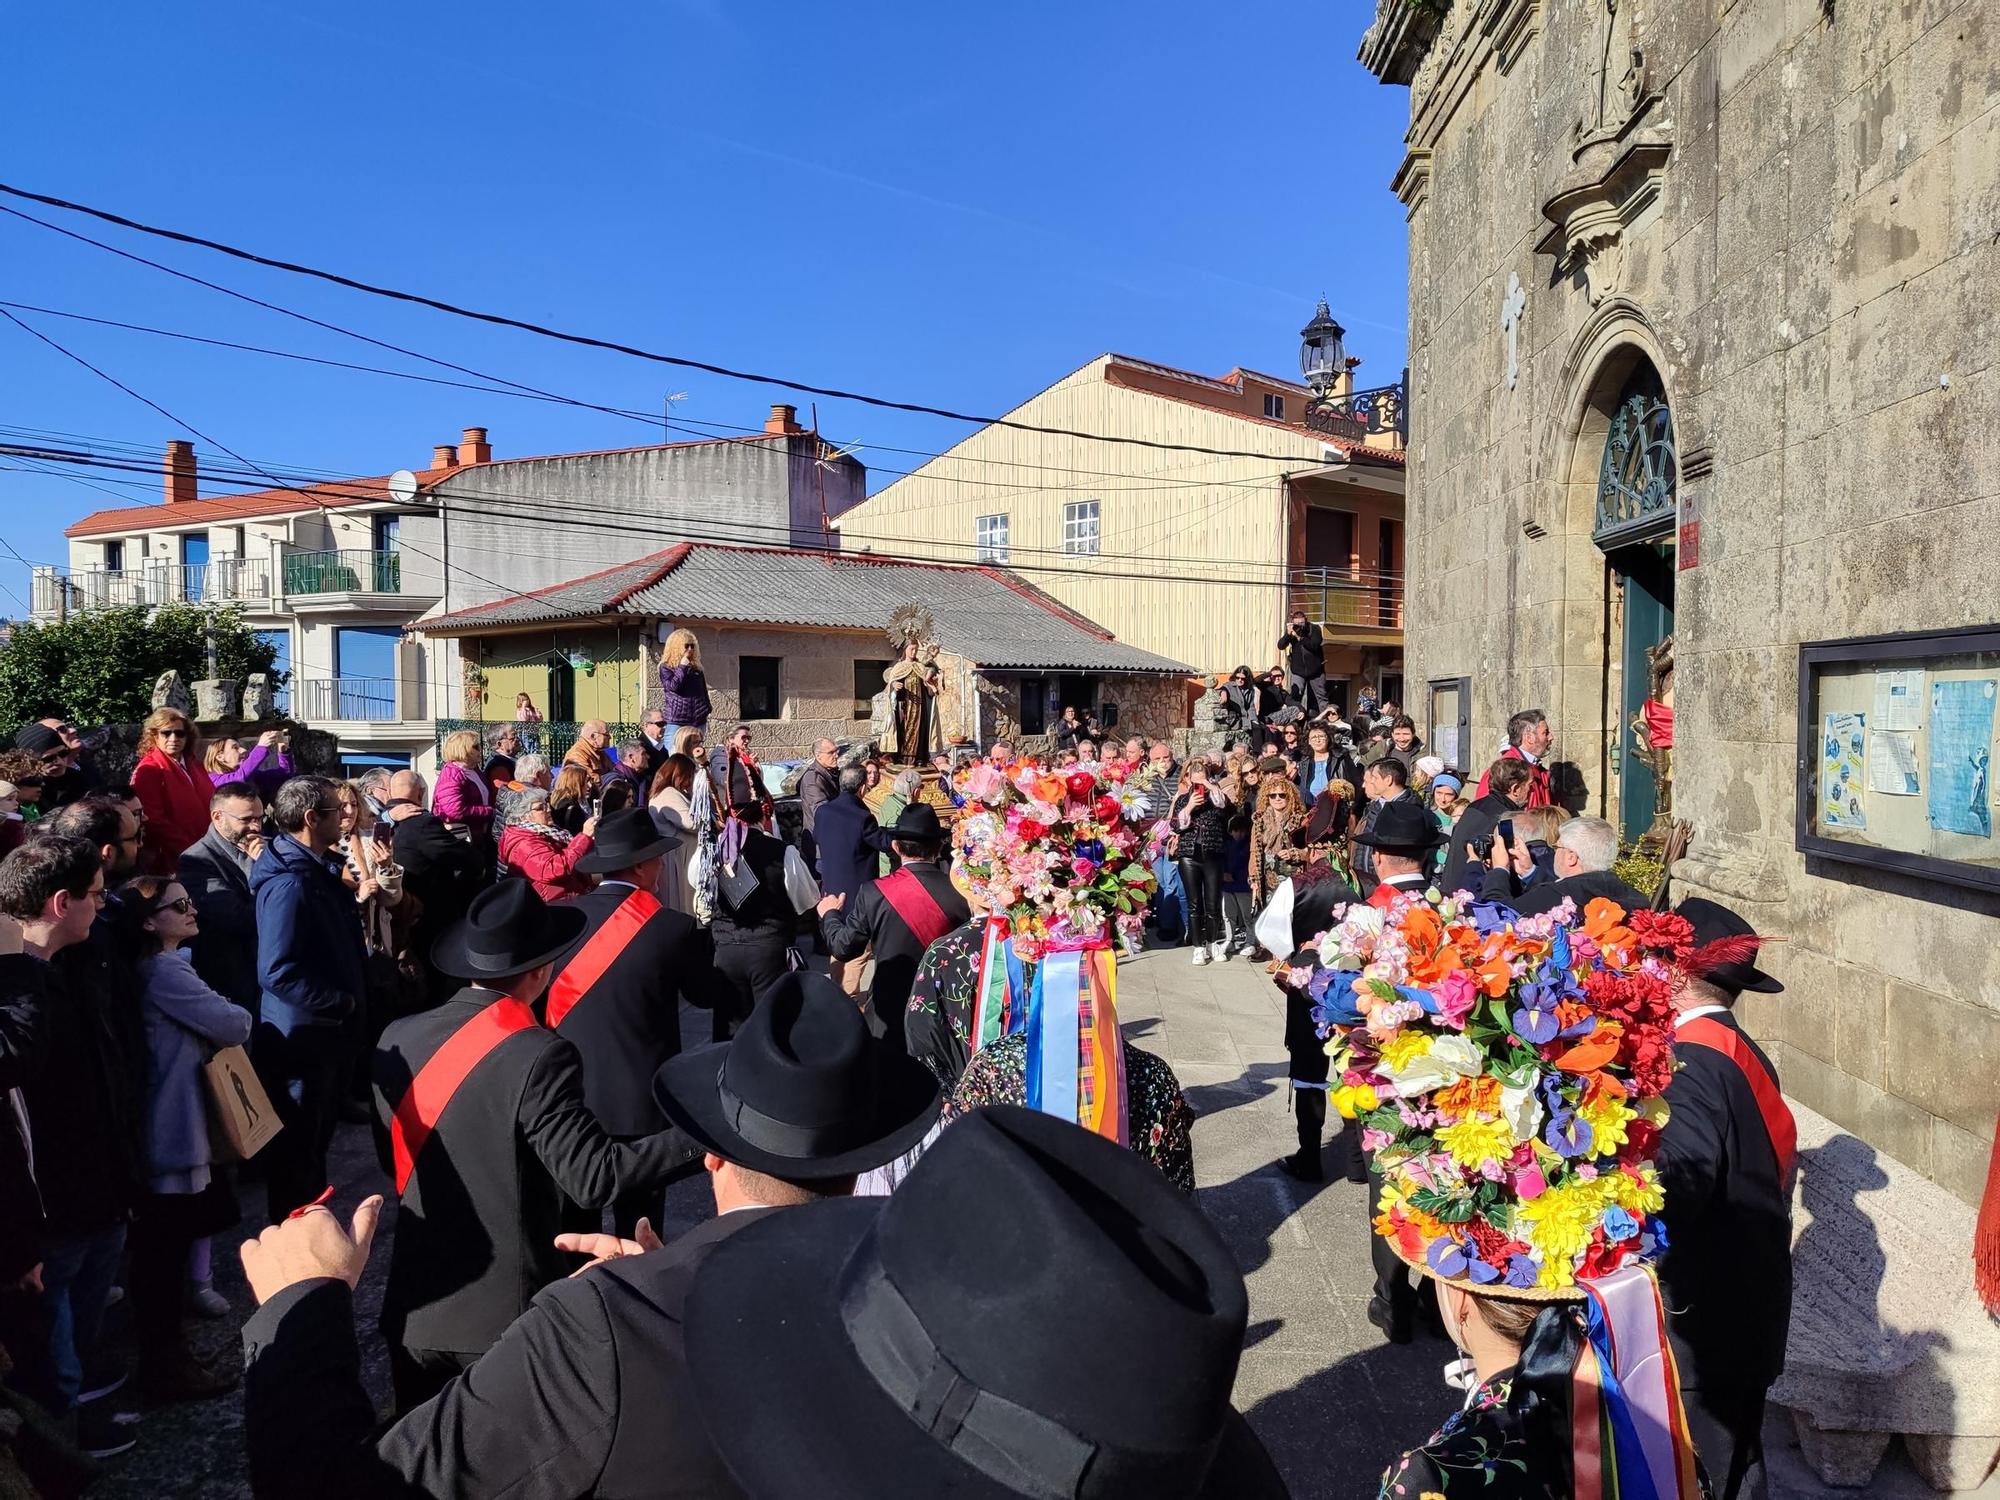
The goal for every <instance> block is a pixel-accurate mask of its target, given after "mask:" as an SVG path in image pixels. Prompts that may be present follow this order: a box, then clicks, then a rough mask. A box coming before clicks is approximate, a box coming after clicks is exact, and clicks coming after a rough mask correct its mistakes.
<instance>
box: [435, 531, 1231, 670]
mask: <svg viewBox="0 0 2000 1500" xmlns="http://www.w3.org/2000/svg"><path fill="white" fill-rule="evenodd" d="M905 604H920V605H922V606H923V607H924V608H926V609H928V610H929V611H930V612H931V618H932V620H933V621H935V622H936V625H937V633H938V641H939V644H940V645H942V646H943V647H944V649H945V650H947V651H949V652H951V653H952V654H953V655H954V656H962V657H964V658H966V659H967V660H968V661H971V662H973V663H975V664H977V665H978V666H981V667H991V668H996V669H1018V670H1026V671H1044V670H1049V671H1075V672H1157V673H1161V674H1171V675H1173V676H1185V675H1187V674H1188V673H1189V672H1190V671H1191V670H1192V669H1191V668H1189V667H1186V666H1183V665H1182V664H1181V663H1179V662H1176V661H1170V660H1168V659H1167V658H1166V657H1164V656H1155V655H1154V654H1153V653H1152V652H1150V651H1141V650H1139V649H1138V647H1136V646H1127V645H1125V644H1123V643H1122V642H1120V641H1116V640H1112V639H1111V638H1110V637H1109V636H1107V635H1106V634H1105V633H1104V632H1103V631H1102V630H1099V629H1098V628H1097V627H1096V626H1094V625H1092V624H1091V623H1090V622H1089V621H1088V620H1085V619H1084V618H1083V617H1082V616H1080V615H1076V614H1073V613H1072V612H1071V611H1069V610H1067V609H1065V608H1064V607H1063V606H1062V605H1060V604H1058V603H1056V601H1055V600H1053V599H1051V598H1049V597H1048V596H1047V595H1046V594H1044V593H1042V592H1041V591H1040V590H1039V589H1036V588H1035V587H1033V586H1032V585H1031V584H1028V583H1026V582H1024V581H1023V580H1021V579H1019V578H1017V577H1015V576H1013V575H1012V574H1010V573H1008V572H1007V571H1006V570H1005V569H1004V568H996V567H954V566H951V565H949V564H942V563H931V564H927V563H905V562H888V561H881V560H877V559H872V558H865V557H856V556H853V555H841V554H838V553H824V552H806V551H796V550H791V549H784V548H775V547H725V546H710V545H696V544H691V543H682V544H681V545H680V546H677V547H670V548H668V549H667V550H666V551H664V552H655V553H653V554H652V555H651V556H648V557H642V558H637V559H635V560H634V561H632V562H629V563H621V564H620V565H619V566H617V567H615V568H606V569H604V570H603V571H602V572H598V573H592V574H590V575H588V576H587V577H584V578H576V579H571V580H569V581H568V582H565V583H558V584H553V585H551V586H549V587H548V588H545V589H538V590H536V591H535V592H533V593H532V594H527V595H520V596H517V597H514V598H511V599H501V600H497V601H495V602H494V603H492V604H482V605H475V606H474V607H472V608H470V609H462V610H458V611H455V612H454V613H452V614H449V615H440V616H437V617H435V618H433V619H428V620H420V621H418V622H416V624H415V625H413V626H412V627H411V628H412V629H415V630H421V631H424V632H426V633H429V634H433V635H445V634H449V635H466V634H470V633H472V632H474V631H477V630H479V629H481V628H484V627H489V626H504V625H525V624H536V623H541V622H545V621H553V620H562V619H590V618H595V617H598V616H603V615H610V614H619V615H634V616H641V617H645V618H653V619H663V620H724V621H732V622H737V623H741V624H745V625H799V626H808V627H818V628H820V629H828V630H883V629H886V628H887V626H888V624H889V616H890V615H891V614H892V613H894V611H895V610H897V609H898V608H899V607H901V606H902V605H905Z"/></svg>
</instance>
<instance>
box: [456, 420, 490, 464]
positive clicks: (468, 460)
mask: <svg viewBox="0 0 2000 1500" xmlns="http://www.w3.org/2000/svg"><path fill="white" fill-rule="evenodd" d="M458 461H459V462H460V463H462V464H484V463H491V462H492V461H493V445H492V444H491V443H489V442H487V441H486V429H485V428H484V427H468V428H466V429H465V431H464V432H463V433H462V434H461V435H460V436H459V439H458Z"/></svg>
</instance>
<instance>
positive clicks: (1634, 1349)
mask: <svg viewBox="0 0 2000 1500" xmlns="http://www.w3.org/2000/svg"><path fill="white" fill-rule="evenodd" d="M1578 1284H1579V1285H1580V1286H1581V1287H1582V1288H1583V1291H1584V1293H1585V1300H1584V1323H1585V1327H1586V1329H1587V1330H1588V1333H1589V1340H1588V1342H1587V1343H1585V1344H1584V1346H1583V1350H1582V1352H1581V1354H1579V1355H1578V1357H1577V1364H1576V1374H1575V1378H1574V1380H1573V1382H1572V1388H1571V1389H1572V1393H1571V1398H1570V1421H1571V1452H1572V1458H1573V1463H1574V1469H1575V1479H1576V1485H1575V1491H1576V1497H1577V1500H1697V1496H1698V1494H1699V1490H1698V1487H1697V1485H1696V1482H1695V1465H1694V1443H1693V1440H1692V1439H1691V1438H1690V1437H1689V1435H1688V1426H1687V1413H1686V1412H1685V1410H1683V1409H1682V1406H1681V1390H1680V1374H1679V1372H1678V1371H1677V1370H1676V1369H1675V1368H1674V1355H1673V1350H1672V1348H1671V1347H1670V1346H1669V1345H1668V1343H1667V1321H1666V1309H1665V1308H1664V1306H1663V1305H1662V1304H1661V1302H1660V1288H1659V1283H1658V1282H1656V1281H1655V1280H1654V1279H1653V1273H1652V1271H1651V1270H1650V1269H1649V1268H1647V1267H1645V1266H1642V1265H1629V1266H1626V1267H1624V1268H1623V1269H1621V1270H1617V1271H1614V1272H1612V1273H1611V1274H1610V1275H1609V1276H1598V1277H1592V1278H1590V1279H1587V1280H1584V1281H1582V1282H1580V1283H1578Z"/></svg>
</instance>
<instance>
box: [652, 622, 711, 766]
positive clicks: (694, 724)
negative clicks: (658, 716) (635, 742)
mask: <svg viewBox="0 0 2000 1500" xmlns="http://www.w3.org/2000/svg"><path fill="white" fill-rule="evenodd" d="M660 710H661V712H662V713H664V714H665V715H666V716H667V727H666V728H665V729H664V730H663V731H661V734H660V743H661V744H663V745H671V744H673V742H674V735H675V734H676V733H677V732H678V731H680V730H682V729H699V730H702V731H704V732H705V731H706V730H707V729H708V713H709V703H708V680H707V679H706V678H704V677H703V676H702V675H701V642H700V641H697V640H696V639H695V638H694V632H693V631H692V630H676V631H675V632H674V633H673V634H672V635H670V636H668V637H667V649H666V650H665V651H664V652H663V653H662V654H661V656H660Z"/></svg>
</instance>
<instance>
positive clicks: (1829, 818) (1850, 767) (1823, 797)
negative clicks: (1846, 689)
mask: <svg viewBox="0 0 2000 1500" xmlns="http://www.w3.org/2000/svg"><path fill="white" fill-rule="evenodd" d="M1867 729H1868V716H1867V715H1866V714H1854V713H1833V714H1827V715H1825V716H1824V717H1823V718H1822V719H1821V721H1820V752H1819V756H1820V758H1819V798H1820V807H1819V821H1820V826H1821V827H1822V828H1852V829H1856V830H1857V831H1858V830H1862V829H1865V828H1867V826H1868V814H1867V812H1866V811H1865V810H1864V809H1863V807H1862V806H1861V786H1862V782H1863V780H1864V779H1865V771H1864V766H1865V763H1866V761H1867V756H1868V742H1867V737H1866V736H1867Z"/></svg>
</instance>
